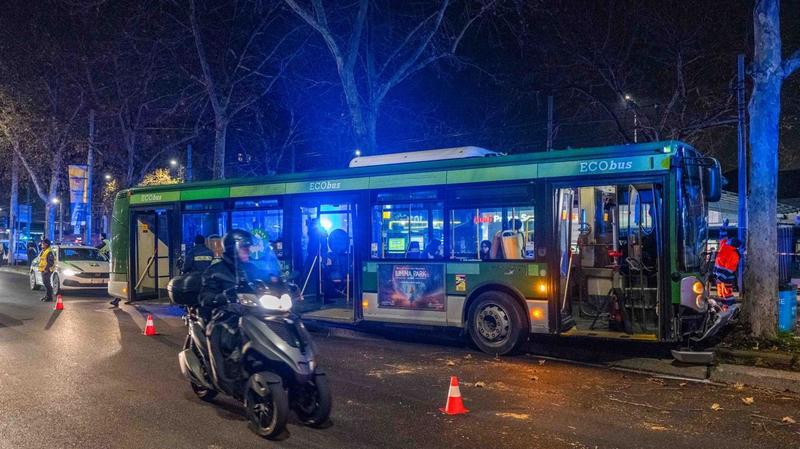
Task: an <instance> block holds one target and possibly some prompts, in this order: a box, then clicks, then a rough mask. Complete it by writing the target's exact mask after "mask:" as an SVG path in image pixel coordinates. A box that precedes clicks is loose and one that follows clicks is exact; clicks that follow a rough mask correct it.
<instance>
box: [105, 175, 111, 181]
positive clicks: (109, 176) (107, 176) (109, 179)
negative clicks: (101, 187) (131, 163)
mask: <svg viewBox="0 0 800 449" xmlns="http://www.w3.org/2000/svg"><path fill="white" fill-rule="evenodd" d="M105 178H106V181H111V175H109V174H108V173H106V175H105Z"/></svg>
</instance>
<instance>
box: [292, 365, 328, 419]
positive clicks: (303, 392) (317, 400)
mask: <svg viewBox="0 0 800 449" xmlns="http://www.w3.org/2000/svg"><path fill="white" fill-rule="evenodd" d="M292 395H293V397H292V408H293V409H294V412H295V414H297V418H298V419H299V420H300V421H301V422H302V423H303V424H305V425H307V426H311V427H321V426H324V425H325V424H327V422H328V419H329V417H330V415H331V387H330V385H329V384H328V378H327V377H326V376H325V375H323V374H317V375H316V376H314V380H313V381H309V382H307V383H305V384H303V385H300V386H298V387H296V388H295V389H294V391H293V392H292Z"/></svg>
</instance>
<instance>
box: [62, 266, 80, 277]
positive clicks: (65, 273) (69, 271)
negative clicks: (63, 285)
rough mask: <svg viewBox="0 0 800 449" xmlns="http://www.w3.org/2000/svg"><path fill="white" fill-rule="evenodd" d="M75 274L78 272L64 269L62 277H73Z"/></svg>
mask: <svg viewBox="0 0 800 449" xmlns="http://www.w3.org/2000/svg"><path fill="white" fill-rule="evenodd" d="M76 274H78V272H77V271H75V270H73V269H72V268H66V269H64V276H75V275H76Z"/></svg>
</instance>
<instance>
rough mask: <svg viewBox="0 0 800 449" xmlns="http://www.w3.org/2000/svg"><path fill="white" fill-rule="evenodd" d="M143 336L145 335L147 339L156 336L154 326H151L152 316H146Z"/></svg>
mask: <svg viewBox="0 0 800 449" xmlns="http://www.w3.org/2000/svg"><path fill="white" fill-rule="evenodd" d="M144 334H145V335H147V336H148V337H151V336H153V335H156V334H157V332H156V325H155V324H153V315H152V314H148V315H147V322H146V323H145V325H144Z"/></svg>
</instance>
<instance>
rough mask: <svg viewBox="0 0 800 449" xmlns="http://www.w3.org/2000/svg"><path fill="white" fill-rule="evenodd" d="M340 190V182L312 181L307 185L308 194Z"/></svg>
mask: <svg viewBox="0 0 800 449" xmlns="http://www.w3.org/2000/svg"><path fill="white" fill-rule="evenodd" d="M341 188H342V183H341V181H335V182H332V181H312V182H309V183H308V191H309V192H319V191H325V190H339V189H341Z"/></svg>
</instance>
